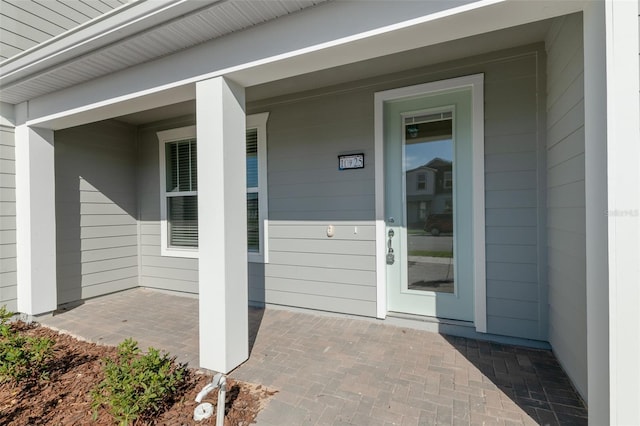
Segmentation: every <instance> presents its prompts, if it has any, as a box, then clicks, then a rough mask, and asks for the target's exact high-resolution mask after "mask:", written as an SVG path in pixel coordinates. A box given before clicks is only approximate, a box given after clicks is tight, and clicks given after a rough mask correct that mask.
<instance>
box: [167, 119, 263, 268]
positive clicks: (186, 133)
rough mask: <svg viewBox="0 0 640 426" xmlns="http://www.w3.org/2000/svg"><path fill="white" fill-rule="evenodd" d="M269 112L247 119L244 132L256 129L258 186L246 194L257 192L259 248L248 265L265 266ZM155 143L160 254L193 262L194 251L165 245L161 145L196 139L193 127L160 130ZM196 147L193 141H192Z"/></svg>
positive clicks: (195, 192) (195, 249)
mask: <svg viewBox="0 0 640 426" xmlns="http://www.w3.org/2000/svg"><path fill="white" fill-rule="evenodd" d="M268 119H269V113H268V112H263V113H260V114H253V115H249V116H247V124H246V129H247V130H249V129H256V130H257V131H258V187H257V188H250V189H249V188H248V189H247V193H250V192H257V193H258V210H259V216H258V220H259V227H260V231H259V232H260V245H259V251H258V252H248V253H247V259H248V261H249V262H252V263H268V262H269V249H268V246H269V244H268V242H269V238H268V233H269V225H268V216H269V214H268V210H269V194H268V193H267V188H268V185H267V120H268ZM157 136H158V141H159V145H158V147H159V156H158V157H159V162H160V173H159V174H160V254H161V256H169V257H186V258H194V259H197V258H198V257H199V254H198V248H187V247H185V248H181V247H170V246H169V243H168V242H169V231H168V223H167V194H168V193H167V190H166V186H167V183H166V176H167V171H166V157H165V153H166V149H165V145H166V144H167V143H171V142H177V141H181V140H185V139H195V138H196V126H186V127H180V128H176V129H170V130H163V131H161V132H158V133H157ZM196 144H197V141H196ZM181 195H196V196H197V195H198V192H197V191H191V192H189V193H184V192H183V193H182V194H181Z"/></svg>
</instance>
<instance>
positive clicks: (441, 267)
mask: <svg viewBox="0 0 640 426" xmlns="http://www.w3.org/2000/svg"><path fill="white" fill-rule="evenodd" d="M404 133H405V134H404V140H405V143H404V156H405V168H406V169H407V171H406V172H405V191H406V214H407V222H406V223H407V255H408V283H407V284H408V288H409V290H428V291H440V292H446V293H452V292H453V290H454V285H453V282H454V261H453V232H454V229H453V139H452V138H453V129H452V113H451V112H446V113H438V114H429V115H424V116H413V117H405V132H404ZM416 164H422V165H419V166H417V167H416V166H415V165H416Z"/></svg>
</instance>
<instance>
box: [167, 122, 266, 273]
mask: <svg viewBox="0 0 640 426" xmlns="http://www.w3.org/2000/svg"><path fill="white" fill-rule="evenodd" d="M268 116H269V113H260V114H254V115H249V116H247V127H246V129H247V130H246V166H247V174H246V178H247V188H246V191H247V193H246V197H247V247H248V260H249V262H267V261H268V258H267V252H268V250H267V241H268V238H267V232H268V227H267V225H266V222H267V211H268V204H267V200H268V196H267V173H266V171H267V158H266V154H267V153H266V133H267V131H266V126H267V118H268ZM158 141H159V144H160V145H159V153H160V155H159V165H160V211H161V217H160V222H161V224H162V226H161V231H160V241H161V253H162V255H163V256H174V257H191V258H197V257H198V145H197V142H196V126H187V127H180V128H175V129H169V130H162V131H160V132H158Z"/></svg>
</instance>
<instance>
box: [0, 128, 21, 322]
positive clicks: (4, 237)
mask: <svg viewBox="0 0 640 426" xmlns="http://www.w3.org/2000/svg"><path fill="white" fill-rule="evenodd" d="M15 158H16V157H15V136H14V130H13V128H12V127H8V126H0V306H3V305H6V306H7V309H8V310H10V311H16V310H17V296H16V292H17V283H18V282H17V279H16V270H17V265H16V203H15V200H16V178H15V169H16V167H15Z"/></svg>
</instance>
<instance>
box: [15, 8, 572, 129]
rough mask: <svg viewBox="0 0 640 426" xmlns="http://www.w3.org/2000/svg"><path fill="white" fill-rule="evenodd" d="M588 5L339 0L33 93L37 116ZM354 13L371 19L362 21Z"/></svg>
mask: <svg viewBox="0 0 640 426" xmlns="http://www.w3.org/2000/svg"><path fill="white" fill-rule="evenodd" d="M372 5H375V7H374V6H372ZM583 6H584V3H583V2H578V1H566V2H565V1H550V2H522V1H510V0H483V1H461V2H458V3H457V6H456V7H451V3H450V2H443V3H436V2H419V3H416V2H400V3H398V2H373V3H371V2H368V3H367V7H363V3H361V2H358V1H355V2H341V1H337V2H330V3H327V4H324V5H322V6H319V7H316V8H313V10H309V11H304V12H301V13H298V14H295V15H290V16H287V17H283V18H280V19H277V20H276V21H272V22H268V23H265V24H262V25H260V26H259V27H254V28H250V29H247V30H245V31H242V32H239V33H235V34H231V35H228V36H226V37H222V38H220V39H218V40H214V41H212V42H209V43H204V44H201V45H198V46H195V47H192V48H190V49H187V50H183V51H180V52H178V53H175V54H173V55H170V56H167V57H163V58H159V59H156V60H154V61H151V62H148V63H144V64H141V65H138V66H135V67H131V68H128V69H126V70H124V71H120V72H116V73H112V74H110V75H107V76H104V77H101V78H98V79H95V80H93V81H90V82H87V83H83V84H79V85H75V86H74V87H70V88H68V89H66V90H64V91H62V92H57V93H53V94H49V95H44V96H41V97H39V98H37V99H34V100H32V101H30V102H29V117H28V119H27V122H28V124H30V125H34V126H36V125H37V126H42V127H51V128H56V129H57V128H64V127H70V126H73V125H78V124H83V123H86V122H90V121H96V120H99V119H106V118H111V117H115V116H118V115H123V114H128V113H132V112H136V111H141V110H144V109H150V108H154V107H158V106H163V105H168V104H172V103H176V102H180V101H184V100H187V99H188V98H191V99H193V98H194V97H195V90H194V85H195V83H196V82H197V81H200V80H204V79H208V78H213V77H218V76H225V77H226V78H229V79H232V80H234V81H236V82H237V83H239V84H241V85H243V86H245V87H250V86H254V85H259V84H262V83H266V82H270V81H275V80H280V79H284V78H287V77H291V76H296V75H301V74H305V73H310V72H314V71H318V70H323V69H328V68H332V67H337V66H341V65H345V64H351V63H355V62H359V61H365V60H368V59H372V58H376V57H381V56H385V55H390V54H393V53H397V52H402V51H407V50H411V49H416V48H420V47H424V46H429V45H435V44H438V43H444V42H447V41H451V40H457V39H462V38H465V37H472V36H475V35H479V34H485V33H488V32H491V31H496V30H500V29H504V28H509V27H512V26H517V25H523V24H527V23H530V22H536V21H540V20H544V19H548V18H552V17H555V16H560V15H565V14H569V13H573V12H578V11H581V10H582V8H583ZM353 16H359V17H360V18H361V20H360V21H358V22H354V21H353V19H352V17H353ZM327 22H331V23H332V26H331V31H330V32H329V31H327ZM292 34H295V35H296V36H297V37H295V38H293V37H291V35H292ZM183 64H189V67H185V66H183ZM116 111H117V112H118V113H117V114H116Z"/></svg>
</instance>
